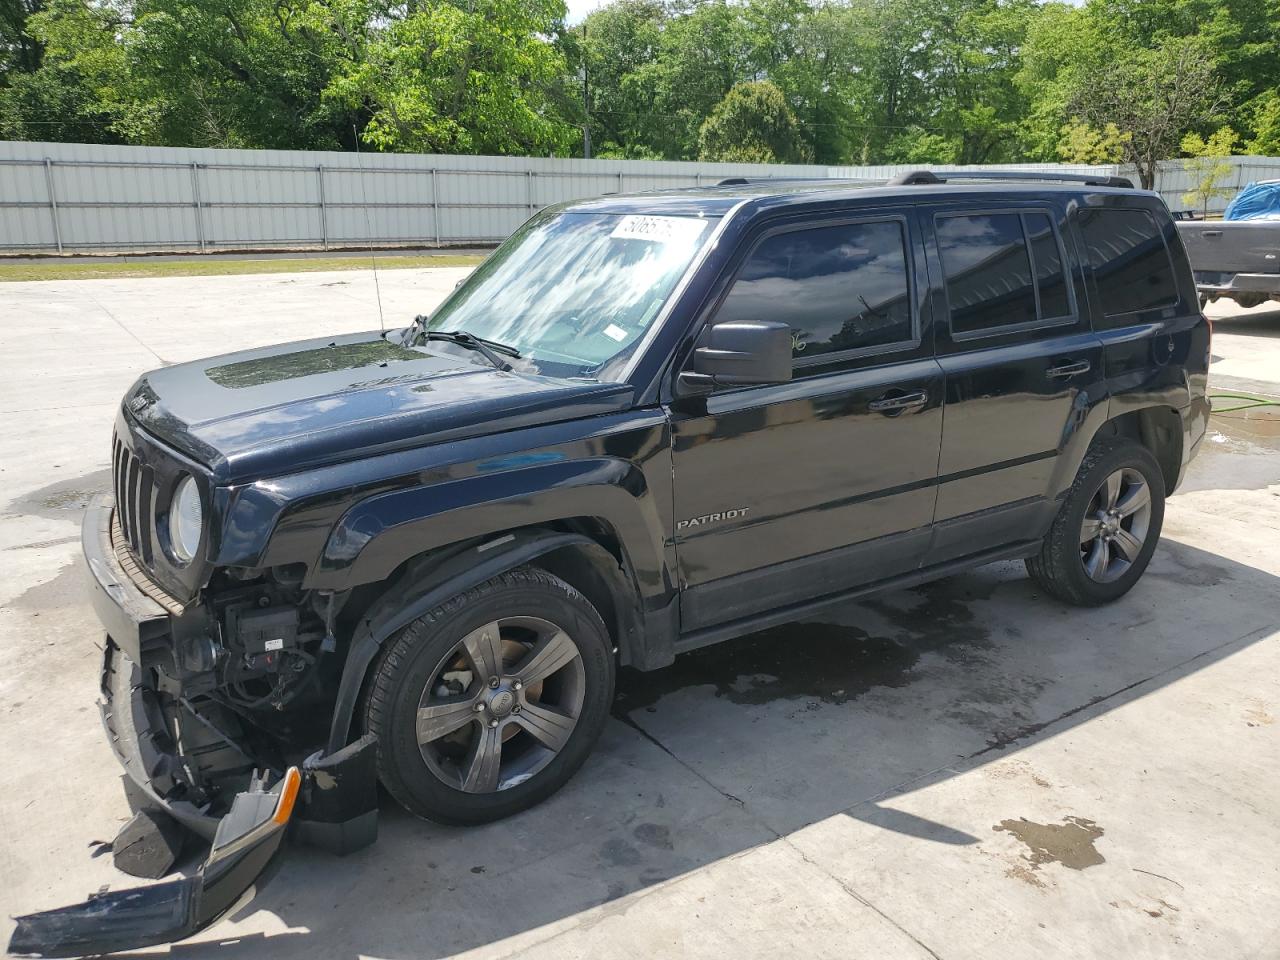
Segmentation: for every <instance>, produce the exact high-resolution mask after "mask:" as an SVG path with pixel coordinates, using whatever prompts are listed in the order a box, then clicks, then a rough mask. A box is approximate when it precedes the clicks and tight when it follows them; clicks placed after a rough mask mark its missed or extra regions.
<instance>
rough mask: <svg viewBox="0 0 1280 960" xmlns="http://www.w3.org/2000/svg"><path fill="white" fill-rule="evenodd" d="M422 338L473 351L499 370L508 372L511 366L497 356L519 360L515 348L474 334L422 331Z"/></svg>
mask: <svg viewBox="0 0 1280 960" xmlns="http://www.w3.org/2000/svg"><path fill="white" fill-rule="evenodd" d="M422 336H423V338H424V339H426V340H445V341H447V342H449V343H456V344H457V345H458V346H460V347H465V348H466V349H468V350H474V351H475V352H476V353H478V354H480V356H482V357H484V358H485V359H486V360H488V361H489V362H490V363H491V364H493V365H494V366H495V367H497V368H498V369H499V370H510V369H511V364H509V363H507V361H505V360H503V359H502V357H500V356H498V354H500V353H505V354H506V355H507V356H508V357H514V358H515V359H517V360H519V359H520V351H519V350H517V349H516V348H515V347H511V346H508V345H507V344H505V343H498V342H496V341H494V340H486V339H484V338H483V337H477V336H476V335H475V334H474V333H467V331H465V330H423V331H422Z"/></svg>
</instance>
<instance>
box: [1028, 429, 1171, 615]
mask: <svg viewBox="0 0 1280 960" xmlns="http://www.w3.org/2000/svg"><path fill="white" fill-rule="evenodd" d="M1164 499H1165V489H1164V475H1163V474H1162V473H1161V471H1160V465H1159V464H1158V463H1157V462H1156V459H1155V457H1153V456H1152V455H1151V452H1150V451H1149V450H1147V448H1146V447H1144V446H1142V445H1141V444H1138V443H1136V442H1135V441H1133V440H1128V439H1115V440H1105V441H1102V442H1100V443H1096V444H1095V445H1094V446H1093V447H1092V448H1090V450H1089V452H1088V453H1087V454H1086V455H1085V458H1084V462H1083V463H1081V464H1080V469H1079V471H1078V472H1077V473H1076V479H1075V482H1074V483H1072V485H1071V489H1070V490H1069V491H1068V492H1067V495H1066V497H1065V498H1064V499H1063V502H1062V507H1061V509H1059V511H1058V515H1057V516H1056V517H1055V518H1054V521H1053V524H1052V526H1050V528H1049V533H1048V534H1047V535H1046V536H1045V539H1044V544H1043V545H1042V546H1041V548H1040V553H1039V554H1038V555H1036V556H1034V557H1031V558H1030V559H1028V560H1027V562H1026V563H1027V572H1028V573H1029V574H1030V575H1031V579H1032V580H1034V581H1035V582H1036V583H1037V584H1039V585H1040V586H1041V587H1043V588H1044V590H1045V591H1047V592H1048V593H1049V594H1051V595H1052V596H1054V597H1056V598H1057V599H1059V600H1062V601H1065V602H1066V603H1071V604H1075V605H1077V606H1084V607H1093V606H1098V605H1100V604H1104V603H1110V602H1111V601H1112V600H1117V599H1119V598H1120V597H1122V596H1124V595H1125V594H1126V593H1128V592H1129V590H1130V589H1131V588H1132V587H1133V585H1134V584H1135V583H1137V582H1138V579H1139V578H1140V577H1141V576H1142V573H1143V571H1144V570H1146V568H1147V564H1148V563H1150V562H1151V555H1152V553H1154V552H1155V548H1156V543H1157V542H1158V541H1159V539H1160V528H1161V526H1162V524H1163V523H1164Z"/></svg>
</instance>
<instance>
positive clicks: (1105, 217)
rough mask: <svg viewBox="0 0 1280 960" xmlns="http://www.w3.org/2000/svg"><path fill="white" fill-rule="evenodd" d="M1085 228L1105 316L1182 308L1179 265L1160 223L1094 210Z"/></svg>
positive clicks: (1138, 214) (1083, 218) (1143, 214)
mask: <svg viewBox="0 0 1280 960" xmlns="http://www.w3.org/2000/svg"><path fill="white" fill-rule="evenodd" d="M1079 222H1080V233H1081V236H1082V237H1083V239H1084V245H1085V248H1086V250H1087V251H1088V254H1089V262H1090V263H1091V264H1092V265H1093V275H1094V279H1095V281H1096V282H1097V285H1098V296H1099V299H1100V300H1101V301H1102V312H1103V314H1104V315H1106V316H1108V317H1114V316H1119V315H1120V314H1125V313H1136V312H1138V311H1141V310H1152V309H1155V308H1157V307H1167V306H1169V305H1171V304H1173V303H1176V302H1177V300H1178V291H1177V286H1176V285H1175V283H1174V279H1173V261H1172V260H1171V259H1170V258H1169V248H1168V247H1167V246H1166V245H1165V242H1164V237H1163V236H1162V234H1161V231H1160V227H1159V225H1158V224H1157V223H1156V219H1155V217H1153V216H1152V215H1151V214H1150V213H1148V212H1147V211H1146V210H1117V209H1099V208H1093V209H1088V210H1082V211H1081V212H1080V221H1079Z"/></svg>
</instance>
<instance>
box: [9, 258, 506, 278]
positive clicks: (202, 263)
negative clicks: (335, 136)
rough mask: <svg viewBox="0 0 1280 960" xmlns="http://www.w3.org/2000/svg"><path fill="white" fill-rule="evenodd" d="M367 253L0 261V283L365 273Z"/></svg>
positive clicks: (438, 262) (402, 262) (430, 261)
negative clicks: (275, 257)
mask: <svg viewBox="0 0 1280 960" xmlns="http://www.w3.org/2000/svg"><path fill="white" fill-rule="evenodd" d="M482 260H484V257H482V256H474V255H461V254H438V255H434V256H431V255H427V256H422V255H419V256H407V257H401V256H395V255H393V254H380V255H379V256H378V269H379V270H405V269H409V268H414V269H422V268H423V267H474V266H475V265H476V264H478V263H480V262H481V261H482ZM369 267H370V258H369V255H368V254H367V253H366V254H363V255H358V256H348V257H317V258H313V259H306V258H299V259H297V260H285V259H281V260H230V259H228V260H224V259H222V258H221V257H216V258H214V257H210V258H209V259H207V260H203V259H201V260H154V261H148V260H132V261H128V262H122V261H110V260H104V261H103V262H102V263H62V262H59V261H57V260H49V261H43V262H39V263H4V262H3V261H0V282H4V281H15V280H110V279H128V278H134V277H229V276H238V275H240V274H247V273H316V272H318V271H322V270H368V269H369Z"/></svg>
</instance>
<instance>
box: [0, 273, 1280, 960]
mask: <svg viewBox="0 0 1280 960" xmlns="http://www.w3.org/2000/svg"><path fill="white" fill-rule="evenodd" d="M464 273H465V271H464V270H436V271H412V270H401V271H395V272H391V271H388V272H386V273H383V274H382V275H381V276H380V278H379V279H380V286H381V294H382V303H383V312H384V315H385V317H386V322H387V324H388V325H396V324H403V323H404V322H407V320H408V319H409V318H411V317H412V315H413V314H414V313H417V312H421V311H423V310H425V309H428V308H429V307H430V306H431V305H433V304H434V303H435V302H436V301H437V300H438V299H439V297H441V296H442V295H443V294H444V293H445V292H446V291H447V290H448V289H450V288H451V287H452V286H453V284H454V283H455V282H456V280H457V279H458V278H459V277H461V276H462V275H463V274H464ZM1211 312H1214V311H1211ZM1249 314H1250V315H1249V316H1247V317H1240V318H1236V319H1228V318H1225V317H1219V319H1218V322H1217V325H1216V328H1215V338H1214V354H1215V357H1218V358H1219V359H1217V360H1216V361H1215V363H1214V368H1213V369H1214V377H1215V383H1217V382H1219V380H1220V381H1221V382H1222V383H1223V384H1227V385H1230V384H1234V383H1244V382H1248V383H1259V384H1262V385H1264V386H1270V387H1271V392H1273V393H1276V394H1280V346H1278V345H1280V313H1277V312H1276V311H1266V310H1262V309H1259V310H1256V311H1250V312H1249ZM377 326H378V318H377V310H376V305H375V297H374V286H373V282H372V277H371V276H370V275H369V274H368V273H365V272H353V273H340V274H307V275H296V276H288V277H283V276H270V275H268V276H252V277H206V278H192V279H158V280H127V281H114V280H95V281H80V282H70V283H61V282H52V283H30V284H0V563H2V564H3V567H2V569H3V576H0V655H2V656H3V657H4V662H5V664H6V669H5V670H3V671H0V717H3V718H4V720H3V734H4V737H3V742H4V744H5V747H4V753H3V755H4V759H5V764H4V766H3V771H4V772H3V774H0V778H2V779H0V783H2V784H3V786H4V789H3V790H0V836H2V837H3V840H0V914H3V915H4V916H6V917H7V916H9V915H12V914H17V913H23V912H27V911H30V910H36V909H43V908H47V907H51V906H57V905H60V904H62V903H65V902H69V901H72V900H76V899H80V898H82V897H84V896H85V895H86V894H88V893H90V892H91V891H94V890H96V889H98V888H99V887H101V886H103V885H104V884H107V885H110V886H111V887H112V888H113V889H119V888H121V887H123V886H126V885H131V884H132V883H134V882H135V881H133V880H132V879H131V878H127V877H124V876H123V875H121V874H119V873H117V872H116V871H115V870H114V869H113V868H112V867H111V864H110V857H109V856H94V854H95V852H96V851H98V849H99V848H97V847H95V846H94V843H95V841H108V840H110V839H111V838H112V836H113V835H114V834H115V832H116V830H117V829H118V827H119V825H120V823H121V822H122V821H123V820H124V819H125V818H126V817H127V815H128V812H127V809H126V806H125V803H124V799H123V796H122V794H121V792H120V790H119V787H118V778H119V774H118V770H117V766H116V763H115V760H114V758H113V757H112V756H111V753H110V751H109V749H108V747H107V746H106V744H105V742H104V741H103V738H102V733H101V730H100V727H99V724H98V720H97V716H96V709H95V708H94V706H93V703H94V699H95V696H96V684H97V675H96V673H97V667H98V656H99V651H98V648H97V646H96V644H97V643H98V642H99V634H98V629H97V626H96V623H95V621H94V618H93V614H92V612H91V611H90V609H89V607H88V604H87V603H86V601H85V599H84V595H83V592H82V587H81V577H82V572H81V570H80V569H79V546H78V520H79V516H80V513H81V511H82V509H83V505H84V503H85V501H86V500H87V498H88V497H89V496H91V495H92V494H93V493H95V492H97V491H98V490H100V489H105V488H106V487H107V486H108V476H107V467H108V464H109V449H108V445H109V438H110V430H111V421H112V417H113V415H114V410H115V406H116V404H117V403H118V401H119V397H120V395H121V394H122V393H123V391H124V389H125V388H126V387H127V386H128V384H129V383H130V382H131V381H132V379H133V378H134V377H135V376H137V375H138V374H139V373H141V372H143V371H144V370H146V369H148V368H150V367H153V366H156V365H157V364H160V363H172V362H178V361H182V360H186V359H192V358H195V357H198V356H203V355H207V354H210V353H215V352H223V351H227V350H231V349H239V348H243V347H249V346H254V345H259V344H266V343H271V342H274V341H278V340H284V339H291V338H297V337H302V336H310V335H328V334H335V333H340V332H346V331H353V330H359V329H368V328H370V327H377ZM1204 447H1205V449H1204V453H1203V454H1202V456H1201V457H1200V458H1199V459H1198V460H1197V461H1196V464H1195V466H1194V468H1193V470H1192V473H1191V476H1190V477H1189V478H1188V482H1187V484H1186V485H1185V487H1184V489H1183V490H1182V491H1181V492H1179V494H1178V495H1176V496H1175V497H1174V498H1173V499H1172V500H1171V501H1170V502H1169V505H1168V511H1167V514H1166V520H1165V532H1164V542H1163V544H1162V546H1161V548H1160V549H1159V550H1158V551H1157V553H1156V557H1155V560H1154V561H1153V563H1152V566H1151V568H1150V570H1149V572H1148V574H1147V576H1146V577H1145V578H1144V579H1143V581H1142V582H1141V583H1140V584H1139V585H1138V587H1137V588H1135V590H1134V591H1133V592H1132V593H1131V594H1130V595H1129V596H1128V597H1126V598H1125V599H1124V600H1122V601H1121V602H1119V603H1117V604H1114V605H1112V606H1110V607H1106V608H1102V609H1097V610H1087V611H1082V610H1076V609H1072V608H1067V607H1064V606H1061V605H1059V604H1057V603H1055V602H1053V601H1050V600H1048V599H1046V598H1044V597H1042V596H1038V595H1037V594H1036V591H1035V590H1034V589H1033V588H1032V586H1031V584H1030V582H1029V581H1028V580H1027V579H1026V578H1025V576H1024V575H1023V572H1022V569H1021V566H1020V565H1017V564H998V565H993V566H990V567H986V568H983V569H980V570H977V571H974V572H971V573H968V574H965V575H962V576H958V577H954V578H952V579H950V580H946V581H942V582H939V583H936V584H933V585H929V586H926V587H923V588H920V589H917V590H910V591H903V592H900V593H895V594H891V595H888V596H885V597H881V598H878V599H876V600H873V601H870V602H867V603H863V604H857V605H850V606H849V607H847V608H845V609H843V610H841V611H839V612H838V613H837V614H836V615H834V616H832V617H831V618H829V622H823V623H807V624H798V625H794V626H789V627H786V628H780V629H777V630H773V631H769V632H767V633H765V634H761V635H758V636H756V637H753V638H748V639H745V640H743V641H740V642H737V643H733V644H729V645H723V646H720V647H714V648H709V649H706V650H703V651H699V652H697V653H694V654H691V655H688V656H686V657H683V658H681V659H680V660H679V661H678V662H677V664H676V665H675V666H673V667H671V668H669V669H667V670H665V671H660V672H658V673H654V674H644V675H642V674H635V673H629V672H624V674H623V675H622V676H621V677H620V681H619V696H618V702H617V706H616V709H615V719H614V721H612V722H611V723H610V725H609V727H608V729H607V730H606V732H605V735H604V737H603V739H602V741H601V744H600V746H599V748H598V749H597V751H596V753H595V755H594V756H593V758H592V759H591V760H589V761H588V763H587V765H586V766H585V767H584V769H583V770H582V772H581V773H580V774H579V775H578V776H577V777H576V778H575V780H574V781H573V782H572V783H571V784H570V785H569V787H567V788H566V789H565V790H564V791H562V792H561V793H560V794H559V795H557V796H556V797H554V798H553V799H552V800H550V801H548V802H547V803H545V804H543V805H541V806H540V807H538V808H536V809H534V810H532V811H529V812H527V813H525V814H523V815H521V816H518V817H515V818H513V819H511V820H508V821H505V822H502V823H498V824H492V825H489V826H487V827H483V828H473V829H466V830H463V829H450V828H444V827H439V826H436V825H432V824H424V823H420V822H418V821H415V820H413V819H412V818H410V817H408V816H407V815H405V814H404V813H403V812H401V811H400V810H398V809H397V808H396V807H395V806H394V805H393V804H392V803H391V802H390V801H389V800H387V801H384V804H383V811H382V813H383V819H382V833H381V838H380V840H379V842H378V844H377V845H376V846H375V847H373V848H372V849H369V850H366V851H363V852H361V853H359V854H357V855H355V856H353V857H350V858H347V859H345V860H338V859H334V858H331V857H329V856H327V855H324V854H320V853H317V852H314V851H309V850H302V849H299V850H295V851H291V853H290V855H289V856H288V857H287V859H286V860H285V862H284V864H283V866H282V868H281V871H280V874H279V876H277V877H276V878H275V879H274V880H273V881H272V882H271V883H270V884H269V885H268V886H267V887H266V889H265V890H264V891H263V892H262V893H261V894H260V895H259V897H258V898H257V899H256V900H255V901H253V902H252V903H251V904H250V905H248V907H246V908H245V909H244V910H242V911H241V912H240V913H238V914H236V915H235V916H234V917H233V918H231V919H230V920H229V921H224V922H223V923H222V924H220V925H218V926H217V927H215V928H213V929H211V930H209V931H207V932H206V933H205V934H202V935H200V936H199V937H197V938H196V939H195V941H193V942H192V943H188V944H182V945H179V946H177V947H174V948H172V949H171V950H170V951H168V952H171V953H172V954H173V955H174V956H176V957H181V958H203V957H210V958H212V957H218V958H238V957H246V958H259V957H268V956H270V957H272V958H290V957H299V958H302V957H307V958H311V957H340V958H348V957H380V958H405V960H408V958H427V957H444V956H454V955H464V956H468V957H486V958H491V957H505V956H512V955H520V956H529V957H539V958H541V957H547V958H551V957H556V958H561V957H592V958H623V957H628V958H629V957H652V956H692V957H702V956H706V957H709V958H710V957H715V958H721V957H724V956H743V957H776V956H779V955H784V954H785V955H790V954H799V955H802V956H804V957H805V958H806V960H809V958H813V957H833V958H835V957H839V958H850V957H867V958H876V960H883V958H897V957H902V958H929V957H933V958H946V960H952V958H970V957H972V958H978V957H982V958H991V957H1027V956H1036V957H1038V958H1056V957H1062V958H1079V957H1108V958H1111V957H1121V956H1123V957H1126V958H1128V957H1168V956H1186V957H1231V958H1233V960H1234V958H1245V957H1257V958H1274V957H1280V946H1277V944H1278V943H1280V917H1278V915H1277V913H1276V910H1275V907H1274V904H1275V903H1276V901H1277V898H1278V897H1280V867H1278V866H1277V860H1278V858H1277V853H1278V852H1280V808H1277V806H1276V803H1275V792H1276V785H1277V783H1278V782H1280V781H1278V780H1277V773H1276V771H1277V769H1280V723H1277V718H1278V717H1280V589H1277V586H1278V585H1280V437H1277V436H1276V430H1275V424H1274V423H1272V424H1268V423H1266V422H1258V421H1253V420H1244V419H1240V418H1231V419H1229V418H1226V417H1221V418H1215V419H1214V421H1213V425H1212V429H1211V436H1210V438H1209V441H1208V442H1207V443H1206V444H1205V445H1204ZM0 935H4V936H6V937H7V935H8V927H7V926H6V927H3V928H0ZM159 952H165V951H159Z"/></svg>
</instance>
